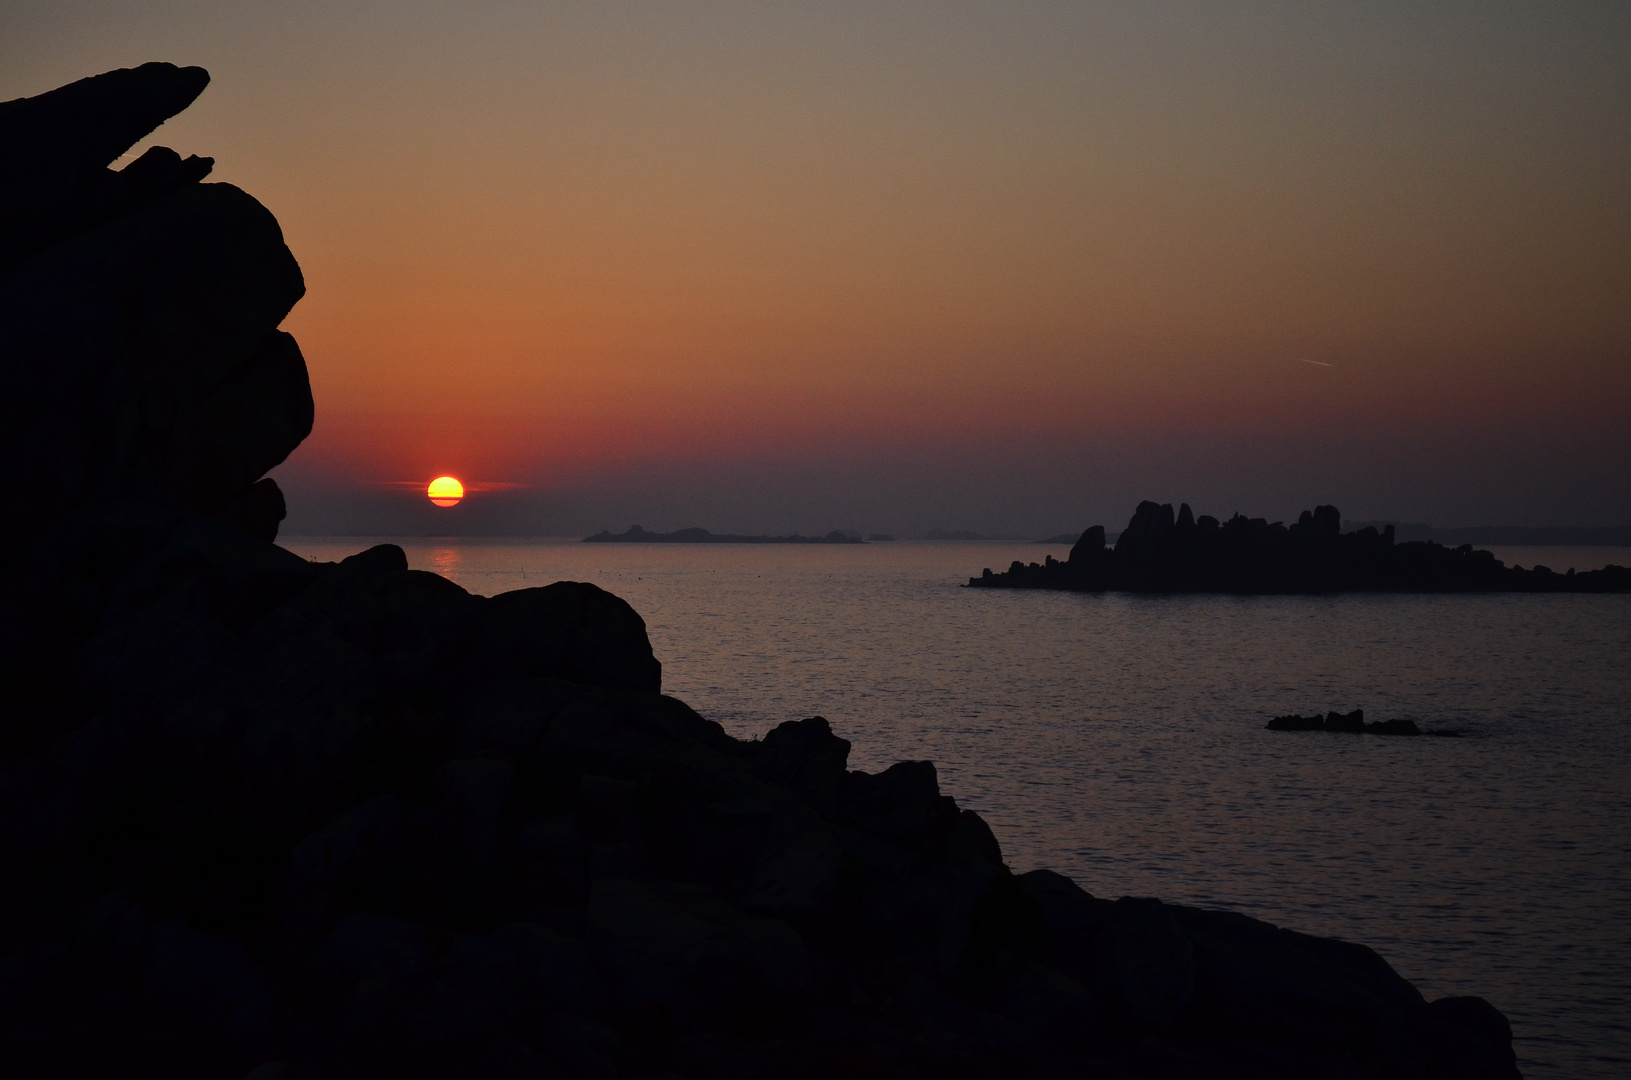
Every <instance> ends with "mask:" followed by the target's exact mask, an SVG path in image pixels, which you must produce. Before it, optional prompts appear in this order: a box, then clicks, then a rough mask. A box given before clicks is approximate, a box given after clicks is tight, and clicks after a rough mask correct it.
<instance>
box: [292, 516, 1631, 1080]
mask: <svg viewBox="0 0 1631 1080" xmlns="http://www.w3.org/2000/svg"><path fill="white" fill-rule="evenodd" d="M385 539H391V538H360V537H345V538H324V537H294V538H286V539H284V540H283V541H282V543H283V544H284V546H285V547H287V548H289V549H290V550H292V551H295V552H297V553H299V554H300V555H302V556H305V557H308V558H313V559H317V560H319V561H329V560H337V559H339V558H342V557H344V556H345V555H348V554H351V553H352V552H355V551H359V550H362V549H363V548H365V547H367V546H370V545H371V544H373V543H377V542H381V541H382V540H385ZM392 542H394V543H398V544H401V545H402V547H403V548H404V549H406V551H407V553H408V560H409V564H410V565H411V566H413V567H414V568H416V569H423V570H432V571H435V572H436V573H439V574H442V575H444V576H446V577H448V578H451V579H452V580H454V581H456V582H458V583H459V584H460V585H462V586H463V587H464V588H466V589H468V590H469V591H471V592H474V593H481V594H485V595H491V594H494V593H499V592H504V591H506V590H510V589H520V588H528V587H531V586H537V585H545V584H548V583H550V582H553V581H557V580H574V581H587V582H593V583H594V584H596V585H599V586H601V587H602V588H605V589H608V590H610V591H612V592H614V593H617V594H618V595H619V596H622V597H623V598H624V599H625V600H627V601H628V602H629V603H630V604H632V605H633V606H634V608H635V610H637V611H638V612H639V613H640V614H641V616H642V617H643V618H644V619H645V622H646V627H647V630H648V632H649V634H650V637H651V643H652V647H653V648H654V649H655V651H656V654H657V657H658V658H659V659H660V660H661V661H662V664H663V686H664V690H665V692H667V693H669V694H672V695H674V696H676V697H679V698H681V699H682V700H684V701H686V702H688V703H689V704H690V705H691V706H692V707H694V708H695V709H697V711H699V712H700V713H702V714H703V715H704V716H707V717H709V718H711V719H713V720H717V721H718V722H719V723H720V724H722V725H724V727H725V729H726V730H727V731H729V732H731V733H732V734H733V735H737V736H739V737H744V738H746V737H755V736H762V735H763V734H764V733H765V732H766V731H767V730H769V729H770V728H771V727H773V726H775V725H776V724H778V723H781V722H782V721H784V720H793V719H799V718H802V717H807V716H816V715H820V716H825V717H826V718H827V719H828V720H829V721H830V722H831V724H832V727H833V729H834V731H836V732H837V733H838V734H839V735H841V736H842V737H844V738H846V739H848V740H850V741H851V743H853V749H852V751H851V754H850V763H851V766H852V767H854V768H861V769H866V770H869V771H876V770H880V769H883V768H885V767H887V766H888V765H889V764H890V763H892V762H894V761H898V760H902V759H928V760H932V761H933V762H934V763H935V765H936V767H937V768H938V770H939V777H940V786H941V790H942V792H944V793H946V794H949V795H952V796H954V797H955V798H956V799H957V801H958V803H959V804H960V805H962V806H965V807H971V808H973V809H974V810H977V811H978V812H979V813H980V814H981V815H982V816H983V817H984V818H985V819H986V821H988V822H989V823H990V825H991V827H992V829H993V830H994V831H995V833H996V835H997V838H998V840H999V841H1000V842H1001V844H1002V848H1003V853H1004V857H1005V859H1006V860H1007V861H1008V863H1009V865H1010V866H1012V867H1013V868H1014V869H1015V870H1016V871H1024V870H1028V869H1033V868H1036V867H1049V868H1051V869H1054V870H1057V871H1059V872H1061V873H1064V874H1068V875H1069V876H1071V877H1072V878H1074V879H1075V880H1076V881H1077V882H1078V883H1079V884H1080V885H1081V886H1082V887H1083V888H1085V889H1087V890H1088V891H1089V892H1091V893H1093V894H1094V895H1096V896H1104V897H1112V898H1113V897H1119V896H1123V895H1128V896H1156V897H1160V898H1161V899H1163V900H1166V901H1171V902H1176V903H1182V904H1191V905H1197V906H1200V907H1209V908H1225V909H1230V910H1234V911H1240V912H1244V913H1246V914H1248V915H1251V916H1253V917H1255V918H1259V919H1265V920H1268V921H1269V922H1272V923H1275V924H1278V925H1280V926H1285V927H1289V928H1291V929H1295V930H1300V931H1304V932H1307V933H1313V934H1322V935H1331V936H1335V937H1340V938H1345V939H1347V940H1350V941H1357V942H1362V943H1363V944H1365V945H1368V946H1370V947H1371V948H1373V949H1375V950H1376V951H1377V952H1379V953H1380V954H1381V955H1382V956H1383V957H1384V958H1386V959H1387V960H1388V962H1389V963H1391V964H1392V965H1393V967H1394V968H1395V970H1397V971H1398V972H1399V973H1400V974H1401V975H1403V976H1404V977H1405V978H1407V979H1409V980H1410V981H1411V982H1413V983H1415V984H1416V986H1417V987H1419V988H1420V989H1421V991H1422V992H1423V993H1424V994H1425V995H1427V997H1428V998H1435V997H1439V996H1443V995H1450V994H1477V995H1480V996H1483V997H1486V998H1488V999H1489V1000H1490V1001H1492V1002H1494V1003H1495V1005H1497V1006H1498V1007H1499V1008H1500V1009H1501V1010H1502V1011H1503V1012H1505V1013H1506V1015H1507V1016H1508V1017H1509V1018H1510V1019H1511V1020H1512V1024H1513V1030H1514V1034H1515V1040H1516V1048H1517V1053H1518V1058H1519V1065H1520V1068H1521V1069H1522V1070H1523V1073H1524V1075H1525V1076H1528V1077H1540V1078H1551V1077H1556V1078H1564V1077H1569V1078H1577V1077H1625V1076H1631V596H1628V595H1614V596H1593V595H1520V594H1507V595H1448V596H1446V595H1340V596H1254V597H1234V596H1138V595H1129V594H1123V593H1103V594H1075V593H1057V592H1031V591H1009V590H994V589H969V588H964V587H962V586H963V585H964V583H965V582H966V581H967V579H968V578H969V577H970V576H973V575H978V574H979V573H980V571H981V570H982V568H984V567H991V568H992V569H994V570H1000V569H1003V568H1005V567H1007V566H1008V564H1009V563H1010V562H1012V561H1013V560H1015V559H1020V560H1022V561H1026V562H1030V561H1041V559H1042V556H1043V555H1045V554H1050V553H1051V554H1054V555H1055V556H1056V557H1063V555H1064V549H1063V548H1062V547H1057V548H1055V547H1045V546H1041V545H1033V544H1024V543H1006V544H995V543H993V544H981V543H954V542H894V543H881V542H880V543H871V544H865V545H860V544H856V545H797V546H794V545H746V544H729V545H702V544H683V545H673V544H584V543H580V542H577V541H576V540H561V539H527V540H485V541H473V540H463V539H460V540H436V539H425V538H397V539H392ZM1496 555H1497V557H1499V558H1501V559H1503V560H1504V561H1506V562H1507V563H1508V564H1509V565H1512V564H1517V565H1523V566H1532V565H1535V564H1536V563H1541V564H1543V565H1546V566H1550V567H1551V568H1552V569H1554V570H1557V571H1560V572H1561V571H1565V570H1567V569H1569V568H1570V567H1574V568H1576V569H1578V570H1582V571H1583V570H1588V569H1594V568H1597V567H1600V566H1603V565H1606V564H1608V563H1610V562H1617V563H1619V564H1621V565H1631V548H1579V547H1576V548H1548V549H1534V548H1528V549H1497V550H1496ZM1356 708H1357V709H1364V710H1365V716H1366V718H1367V719H1372V720H1385V719H1393V718H1406V719H1411V720H1414V721H1416V722H1417V723H1418V724H1419V725H1421V726H1422V727H1432V728H1451V729H1456V730H1459V731H1461V732H1463V737H1461V738H1454V739H1451V738H1394V737H1383V736H1374V735H1343V734H1328V733H1323V732H1273V731H1266V730H1264V727H1263V725H1264V724H1265V723H1266V722H1267V721H1268V719H1269V718H1270V717H1273V716H1276V715H1279V714H1283V713H1289V712H1300V713H1304V714H1307V713H1310V712H1316V711H1317V712H1326V711H1329V710H1332V709H1335V710H1338V711H1342V712H1347V711H1349V710H1351V709H1356Z"/></svg>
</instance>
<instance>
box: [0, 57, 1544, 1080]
mask: <svg viewBox="0 0 1631 1080" xmlns="http://www.w3.org/2000/svg"><path fill="white" fill-rule="evenodd" d="M207 79H208V77H207V75H206V74H205V73H204V72H203V71H202V70H200V69H197V68H181V69H178V68H175V67H172V66H169V65H161V64H149V65H145V66H143V67H140V68H136V69H133V70H123V71H116V72H110V73H108V74H106V75H101V76H98V77H96V78H94V79H88V80H85V81H82V82H79V83H75V84H73V85H71V86H68V87H64V88H62V89H61V90H58V91H55V92H53V93H50V94H44V95H41V96H40V97H37V98H31V99H25V100H19V101H13V102H8V103H5V104H3V105H0V146H4V147H5V151H6V156H5V158H4V159H3V162H4V164H3V166H0V185H3V186H0V215H3V219H0V225H3V230H0V259H3V263H0V275H3V278H0V359H3V363H4V365H5V372H6V377H7V381H8V388H9V393H8V394H7V395H5V397H4V399H3V404H0V408H4V410H5V417H6V422H5V424H4V427H3V429H0V437H3V439H4V440H5V447H6V452H7V460H8V461H9V462H10V463H11V466H12V467H11V471H10V476H11V482H12V484H13V485H14V487H13V491H12V492H11V493H10V496H9V497H8V498H7V500H6V503H5V505H6V510H5V519H4V531H3V537H0V539H3V543H4V545H5V550H4V556H5V558H4V561H3V563H0V566H3V570H0V575H3V576H0V585H3V604H4V607H3V620H0V629H3V632H4V634H5V640H4V649H3V654H0V655H3V657H4V663H5V664H6V671H5V676H6V677H5V679H4V682H3V684H0V686H3V691H0V692H3V711H0V865H3V867H4V873H3V874H0V1075H4V1076H6V1077H7V1078H8V1080H24V1078H32V1077H53V1078H61V1077H79V1076H86V1077H131V1078H159V1077H164V1078H185V1077H229V1078H234V1080H241V1078H244V1077H254V1078H255V1080H277V1078H291V1077H313V1078H342V1077H392V1078H400V1077H408V1078H417V1077H478V1078H479V1077H492V1078H498V1077H506V1078H508V1077H596V1078H599V1077H615V1076H688V1077H758V1076H763V1077H836V1076H889V1077H942V1076H944V1077H957V1076H968V1077H1007V1076H1012V1077H1043V1076H1046V1077H1062V1076H1090V1077H1123V1078H1126V1077H1144V1078H1155V1077H1194V1078H1210V1077H1216V1078H1224V1077H1241V1078H1245V1077H1250V1078H1254V1080H1260V1078H1265V1077H1284V1078H1297V1080H1307V1078H1312V1077H1333V1078H1336V1077H1342V1078H1352V1077H1397V1078H1401V1080H1402V1078H1411V1080H1421V1078H1434V1080H1450V1078H1458V1080H1459V1078H1496V1077H1512V1076H1516V1075H1517V1070H1516V1068H1515V1065H1514V1059H1513V1054H1512V1049H1511V1036H1510V1031H1509V1029H1508V1027H1507V1023H1506V1020H1505V1019H1504V1018H1503V1017H1502V1016H1501V1014H1500V1013H1499V1012H1498V1011H1496V1010H1495V1009H1494V1008H1493V1007H1491V1006H1490V1005H1489V1004H1487V1003H1485V1002H1484V1001H1482V1000H1481V999H1478V998H1448V999H1442V1000H1439V1001H1435V1002H1431V1003H1429V1002H1427V1001H1425V1000H1423V998H1422V996H1421V995H1420V994H1419V993H1418V992H1417V991H1416V990H1415V989H1414V988H1413V987H1412V986H1411V985H1410V984H1409V983H1407V982H1405V981H1404V980H1403V979H1401V978H1400V977H1399V976H1398V975H1396V974H1395V973H1394V972H1393V971H1392V970H1391V969H1390V968H1389V967H1388V965H1387V964H1386V963H1385V962H1384V961H1383V960H1382V959H1381V958H1380V957H1378V956H1377V955H1376V954H1375V953H1373V952H1371V951H1370V950H1369V949H1366V948H1363V947H1361V946H1359V945H1353V944H1348V943H1344V942H1341V941H1334V940H1327V939H1322V938H1315V937H1308V936H1305V935H1302V934H1297V933H1294V932H1292V931H1289V930H1282V929H1279V928H1276V927H1274V926H1270V925H1268V924H1266V923H1262V922H1257V921H1255V920H1252V919H1249V918H1246V917H1245V916H1242V915H1236V914H1227V913H1223V912H1214V911H1202V910H1197V909H1193V908H1185V907H1179V906H1174V905H1168V904H1163V903H1161V902H1159V901H1157V900H1152V899H1133V898H1123V899H1120V900H1114V901H1112V900H1107V899H1100V898H1096V897H1093V896H1089V895H1088V894H1087V893H1086V892H1084V891H1083V890H1082V889H1080V888H1078V887H1077V886H1076V885H1075V884H1073V883H1072V882H1071V881H1069V880H1068V879H1066V878H1064V877H1061V876H1059V875H1058V874H1054V873H1050V872H1049V871H1046V870H1036V871H1032V872H1030V873H1026V874H1015V873H1013V872H1011V871H1010V870H1009V868H1008V867H1007V866H1005V865H1004V864H1003V860H1002V854H1001V852H1000V850H999V849H998V845H997V841H996V840H995V839H994V838H993V836H992V834H991V830H990V829H988V828H987V827H986V825H985V823H984V822H983V821H981V820H980V818H979V817H978V816H977V815H976V814H974V813H973V812H971V811H968V810H963V809H959V808H958V806H957V804H956V803H955V802H953V801H952V799H951V798H949V797H948V796H945V795H943V794H941V793H940V790H939V788H938V786H937V784H936V779H935V770H934V766H933V765H932V764H930V763H928V762H924V761H908V762H901V763H900V764H898V765H895V766H893V767H891V768H890V769H888V770H886V771H884V772H882V773H880V774H878V775H868V774H867V773H864V772H858V771H849V770H848V769H847V768H846V755H847V752H848V749H849V744H848V743H846V742H845V741H844V740H842V739H840V738H837V737H836V736H835V735H834V734H833V733H832V731H831V730H830V729H829V727H828V725H827V722H826V721H825V720H822V719H820V718H819V717H817V718H811V719H807V720H801V721H797V722H789V723H786V724H782V725H781V726H780V727H777V728H775V729H774V730H773V731H770V732H768V733H767V734H766V736H765V737H764V738H763V739H762V740H758V741H753V742H740V741H737V740H736V739H733V738H730V737H729V736H727V735H726V734H725V733H724V732H723V730H721V728H720V727H719V725H718V724H715V723H711V722H709V721H708V720H705V719H703V718H702V717H701V716H698V715H697V714H696V713H695V712H693V711H692V710H691V709H689V708H688V707H686V705H685V704H684V703H683V702H680V701H677V700H675V699H673V698H671V697H665V696H664V695H663V694H662V693H661V668H660V666H659V665H658V662H657V661H656V659H655V658H654V657H653V656H652V653H651V648H650V645H649V643H648V641H647V638H646V632H645V626H644V624H643V623H642V622H641V620H640V617H639V616H638V615H637V614H636V613H635V612H634V611H633V610H632V609H631V608H630V607H629V606H628V605H627V604H625V603H624V602H623V601H621V600H619V599H618V598H617V597H615V596H612V595H610V594H608V593H606V592H603V591H601V590H600V589H597V588H595V587H594V586H592V585H585V584H578V583H574V582H558V583H556V584H554V585H550V586H548V587H547V588H541V589H527V590H523V591H520V592H513V593H506V594H504V595H502V596H497V597H493V598H491V599H484V598H481V597H476V596H471V595H469V594H467V593H466V592H464V590H462V589H460V588H459V587H458V586H456V585H454V584H452V583H451V582H449V581H446V580H444V579H442V578H440V577H437V576H435V575H433V574H428V573H422V572H416V571H412V570H409V569H408V568H407V565H406V562H405V560H404V558H403V554H402V551H401V550H400V549H399V548H396V547H393V546H391V545H388V544H387V545H381V546H379V547H375V548H372V549H370V550H368V551H364V552H361V553H359V554H356V555H353V556H352V557H350V558H348V559H346V560H344V561H343V562H340V563H338V564H332V563H330V564H322V565H316V564H311V563H308V562H306V561H305V560H303V559H300V558H298V557H296V556H295V555H292V554H290V553H289V552H287V551H284V550H283V549H281V548H279V547H277V546H275V545H274V544H273V543H272V542H271V541H272V539H273V538H274V537H275V535H276V530H277V523H278V520H279V518H280V517H281V516H282V497H281V496H280V495H279V493H278V491H277V487H276V485H275V484H273V483H272V482H271V481H270V480H266V479H263V475H264V473H265V472H266V471H267V470H268V469H269V468H271V467H272V466H274V465H276V464H277V463H278V462H279V461H281V460H282V459H283V458H284V457H285V456H286V455H287V454H288V453H289V452H290V450H292V449H293V448H294V447H295V446H296V445H297V444H298V443H299V442H300V440H301V439H302V438H303V437H304V436H305V435H306V433H307V431H308V430H309V428H310V426H311V422H312V403H311V396H310V392H309V390H308V386H307V381H306V372H305V365H304V361H303V360H302V359H301V355H300V352H299V350H298V349H297V348H296V347H295V344H294V342H293V340H292V339H290V338H289V337H288V336H287V335H285V334H282V333H280V332H279V331H278V329H277V327H278V324H279V322H280V321H281V320H282V318H283V317H284V315H285V313H286V312H287V311H288V310H289V308H290V306H291V305H292V304H293V303H294V302H295V301H296V300H297V299H298V298H299V297H300V294H301V290H302V283H301V277H300V272H299V269H298V268H297V266H296V264H295V262H294V259H293V258H292V257H291V256H290V254H289V252H288V250H287V249H286V248H285V247H284V244H283V241H282V237H281V235H280V233H279V230H278V226H277V223H276V222H275V221H274V219H273V218H272V216H271V215H270V214H269V213H267V211H266V210H265V209H264V208H262V207H261V206H260V205H259V204H258V203H256V202H255V200H254V199H252V198H250V197H249V196H247V195H245V194H244V193H243V192H241V191H238V190H237V189H235V188H232V187H229V186H226V185H219V184H203V183H200V180H201V179H202V177H203V176H204V174H205V173H206V172H207V171H208V169H209V164H210V163H209V162H208V161H203V160H200V159H196V158H190V159H187V160H186V161H183V160H181V159H180V158H179V157H177V156H176V155H174V154H172V153H169V152H168V151H161V150H154V151H152V152H150V153H148V154H147V155H145V156H144V157H142V158H141V159H140V160H138V161H137V162H135V163H134V164H132V165H130V166H128V167H126V168H125V169H124V170H123V171H122V172H117V173H115V172H110V171H108V170H107V168H106V167H105V166H106V165H107V164H108V163H109V162H110V161H112V160H114V159H115V158H116V157H117V155H119V154H120V153H121V152H122V151H123V150H124V149H125V148H126V147H128V146H129V145H131V144H132V143H133V142H134V141H136V140H137V139H139V138H141V137H142V136H143V135H144V134H146V133H147V132H148V131H150V130H151V129H153V128H154V127H155V126H157V125H158V124H159V123H161V122H162V121H163V120H164V119H165V118H166V117H168V116H170V115H172V114H174V113H175V112H177V111H179V110H180V109H182V108H184V107H186V105H187V104H188V103H189V102H190V101H191V100H192V99H193V98H194V97H195V96H196V95H197V94H198V93H199V92H200V91H201V90H202V89H203V87H204V85H205V83H206V82H207Z"/></svg>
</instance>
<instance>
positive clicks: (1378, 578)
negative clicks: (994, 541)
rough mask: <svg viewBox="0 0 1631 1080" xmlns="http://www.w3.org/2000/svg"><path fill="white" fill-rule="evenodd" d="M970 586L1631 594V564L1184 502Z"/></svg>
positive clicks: (1326, 517)
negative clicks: (1577, 563)
mask: <svg viewBox="0 0 1631 1080" xmlns="http://www.w3.org/2000/svg"><path fill="white" fill-rule="evenodd" d="M968 583H969V585H971V586H973V587H975V588H983V589H1065V590H1070V591H1074V592H1100V591H1104V590H1112V589H1113V590H1120V591H1125V592H1219V593H1332V592H1595V593H1604V592H1618V593H1623V592H1631V568H1627V567H1623V566H1608V567H1605V568H1604V569H1601V570H1591V571H1587V572H1586V573H1583V574H1577V573H1575V572H1574V571H1573V570H1570V571H1569V572H1568V573H1565V574H1559V573H1555V572H1553V571H1552V570H1551V569H1549V568H1547V567H1544V566H1535V567H1531V568H1529V569H1522V568H1519V567H1515V566H1506V565H1504V564H1503V563H1502V562H1501V561H1500V560H1499V559H1497V558H1496V557H1495V556H1494V554H1492V553H1491V552H1488V551H1476V550H1474V549H1473V546H1472V545H1471V544H1463V545H1461V546H1460V547H1455V548H1448V547H1444V546H1442V545H1440V544H1435V543H1432V542H1430V541H1418V542H1412V543H1406V544H1396V543H1394V542H1393V527H1392V526H1391V525H1390V526H1388V527H1387V528H1386V529H1385V530H1383V531H1382V532H1377V531H1376V529H1374V528H1364V529H1359V530H1357V531H1356V532H1350V533H1344V532H1343V531H1342V514H1341V512H1340V511H1338V510H1337V508H1336V507H1334V506H1318V507H1315V508H1314V509H1313V510H1304V511H1303V512H1302V516H1301V518H1300V519H1299V520H1298V521H1297V523H1296V524H1294V525H1290V526H1287V525H1285V524H1283V523H1281V522H1278V521H1276V522H1273V523H1270V522H1268V521H1265V520H1264V519H1263V518H1248V517H1245V516H1243V515H1241V514H1236V515H1235V516H1234V517H1232V518H1230V519H1229V520H1228V521H1222V522H1220V521H1219V520H1218V519H1217V518H1215V517H1210V516H1207V515H1202V516H1201V517H1199V518H1197V517H1195V515H1194V513H1193V512H1192V511H1191V510H1190V509H1189V504H1188V503H1185V504H1183V506H1182V507H1181V508H1180V509H1179V510H1178V513H1177V514H1174V513H1173V512H1172V504H1171V503H1153V502H1142V503H1139V504H1138V510H1137V511H1136V512H1135V513H1134V514H1133V518H1132V520H1131V521H1129V522H1128V523H1127V528H1126V529H1125V530H1123V531H1122V534H1121V536H1120V537H1118V538H1117V539H1116V545H1115V547H1113V548H1110V547H1105V544H1104V526H1102V525H1095V526H1093V527H1092V528H1091V529H1088V530H1087V531H1086V532H1084V533H1082V535H1081V538H1080V539H1079V540H1077V541H1076V546H1075V547H1073V548H1071V549H1070V557H1069V558H1068V559H1066V560H1064V561H1063V562H1061V561H1060V560H1058V559H1055V558H1054V557H1053V556H1051V555H1049V556H1048V557H1047V559H1046V560H1045V561H1043V562H1040V563H1034V562H1033V563H1022V562H1018V561H1016V562H1014V563H1013V564H1012V565H1011V566H1009V568H1008V569H1007V570H1006V571H1005V572H1003V573H995V574H994V573H992V572H991V570H990V568H987V569H986V570H985V571H984V573H982V574H981V575H980V576H979V577H975V578H969V579H968Z"/></svg>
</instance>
